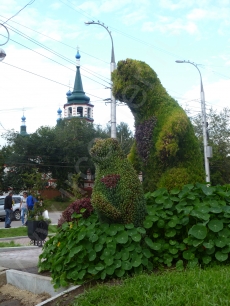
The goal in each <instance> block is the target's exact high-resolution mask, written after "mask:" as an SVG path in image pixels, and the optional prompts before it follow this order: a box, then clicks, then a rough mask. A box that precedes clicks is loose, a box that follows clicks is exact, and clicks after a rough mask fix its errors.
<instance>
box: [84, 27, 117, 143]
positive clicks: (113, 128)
mask: <svg viewBox="0 0 230 306" xmlns="http://www.w3.org/2000/svg"><path fill="white" fill-rule="evenodd" d="M85 24H87V25H90V24H98V25H100V26H102V27H103V28H105V29H106V31H107V32H108V33H109V36H110V38H111V42H112V51H111V62H110V73H111V92H110V95H111V138H117V129H116V100H115V97H114V96H113V83H112V72H113V71H114V70H115V69H116V62H115V55H114V47H113V38H112V35H111V32H110V31H109V30H108V27H106V26H105V25H104V24H103V23H100V22H99V21H98V22H95V21H88V22H85Z"/></svg>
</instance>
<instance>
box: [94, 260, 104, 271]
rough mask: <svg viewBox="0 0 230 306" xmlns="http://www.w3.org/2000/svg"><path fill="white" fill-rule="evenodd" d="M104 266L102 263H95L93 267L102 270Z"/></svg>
mask: <svg viewBox="0 0 230 306" xmlns="http://www.w3.org/2000/svg"><path fill="white" fill-rule="evenodd" d="M104 268H105V266H104V265H103V264H102V263H100V262H99V263H97V264H96V266H95V269H96V270H97V271H102V270H103V269H104Z"/></svg>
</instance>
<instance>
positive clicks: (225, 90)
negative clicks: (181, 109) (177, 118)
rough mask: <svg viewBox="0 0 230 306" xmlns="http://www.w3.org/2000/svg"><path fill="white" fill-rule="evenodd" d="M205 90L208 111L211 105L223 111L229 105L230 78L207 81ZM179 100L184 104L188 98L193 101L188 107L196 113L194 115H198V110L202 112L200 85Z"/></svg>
mask: <svg viewBox="0 0 230 306" xmlns="http://www.w3.org/2000/svg"><path fill="white" fill-rule="evenodd" d="M204 91H205V101H206V110H207V111H208V109H210V108H211V107H212V108H213V109H216V110H218V111H221V110H222V109H223V108H224V107H229V97H230V80H223V79H221V80H219V81H217V82H212V83H210V82H209V83H207V81H206V83H205V87H204ZM178 100H179V102H180V104H182V106H185V104H186V103H185V101H186V100H187V101H191V102H190V103H187V107H188V109H190V110H191V112H193V113H194V115H196V113H197V112H201V105H200V87H199V86H195V87H193V88H192V89H191V90H189V91H187V92H186V93H185V94H184V96H183V98H182V99H181V100H180V99H178ZM194 100H195V101H194Z"/></svg>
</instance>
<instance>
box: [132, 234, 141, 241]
mask: <svg viewBox="0 0 230 306" xmlns="http://www.w3.org/2000/svg"><path fill="white" fill-rule="evenodd" d="M132 239H133V241H136V242H138V241H140V240H141V235H140V234H139V233H137V234H135V235H133V236H132Z"/></svg>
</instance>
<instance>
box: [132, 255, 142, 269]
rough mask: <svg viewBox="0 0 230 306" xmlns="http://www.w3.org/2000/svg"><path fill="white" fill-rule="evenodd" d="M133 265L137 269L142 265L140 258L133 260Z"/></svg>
mask: <svg viewBox="0 0 230 306" xmlns="http://www.w3.org/2000/svg"><path fill="white" fill-rule="evenodd" d="M131 265H132V266H133V267H135V268H136V267H139V266H140V265H141V258H140V257H135V258H133V259H132V261H131Z"/></svg>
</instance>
